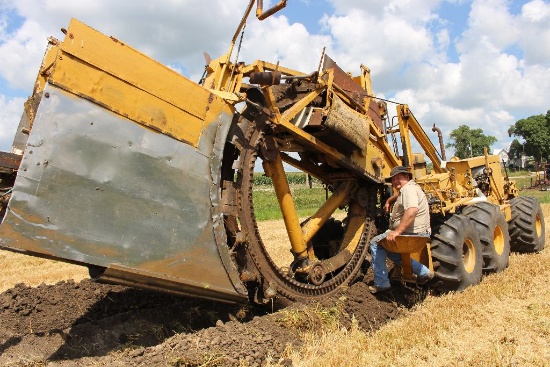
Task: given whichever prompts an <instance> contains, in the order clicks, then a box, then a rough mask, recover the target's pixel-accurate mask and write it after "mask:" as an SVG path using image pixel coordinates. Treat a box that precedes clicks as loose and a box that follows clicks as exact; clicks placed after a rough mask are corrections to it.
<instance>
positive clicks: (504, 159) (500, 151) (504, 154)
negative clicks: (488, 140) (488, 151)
mask: <svg viewBox="0 0 550 367" xmlns="http://www.w3.org/2000/svg"><path fill="white" fill-rule="evenodd" d="M493 154H494V155H498V156H499V157H500V163H504V164H505V165H508V152H507V151H506V149H495V150H493Z"/></svg>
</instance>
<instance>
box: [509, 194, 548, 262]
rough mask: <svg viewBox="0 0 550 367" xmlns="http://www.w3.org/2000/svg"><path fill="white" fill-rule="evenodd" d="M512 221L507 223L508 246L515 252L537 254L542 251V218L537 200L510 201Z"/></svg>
mask: <svg viewBox="0 0 550 367" xmlns="http://www.w3.org/2000/svg"><path fill="white" fill-rule="evenodd" d="M510 205H511V206H512V219H511V220H510V222H508V228H509V230H510V245H511V248H512V251H516V252H522V253H527V252H539V251H542V249H544V235H545V226H544V216H543V214H542V208H541V206H540V203H539V202H538V201H537V199H535V198H532V197H524V196H522V197H517V198H514V199H512V200H510Z"/></svg>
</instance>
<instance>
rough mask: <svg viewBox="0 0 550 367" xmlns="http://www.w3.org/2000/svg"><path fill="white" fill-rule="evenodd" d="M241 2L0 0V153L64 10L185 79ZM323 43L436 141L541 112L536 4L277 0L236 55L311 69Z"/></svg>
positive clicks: (544, 20) (549, 14) (544, 29)
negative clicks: (283, 3) (436, 133)
mask: <svg viewBox="0 0 550 367" xmlns="http://www.w3.org/2000/svg"><path fill="white" fill-rule="evenodd" d="M265 2H266V6H265V8H267V6H269V5H268V4H267V1H265ZM247 3H248V1H247V0H211V1H208V2H206V1H203V0H171V1H162V0H160V1H157V2H150V1H146V0H118V1H116V2H113V1H107V0H80V1H72V0H41V1H36V0H17V1H12V0H0V63H1V64H2V68H0V150H2V151H9V150H10V146H11V139H12V137H13V133H14V130H15V128H16V126H17V123H18V121H19V116H20V115H21V112H22V104H23V101H24V99H25V98H26V97H27V96H28V95H29V94H30V93H31V92H32V85H33V82H34V78H35V77H36V74H37V71H38V67H39V65H40V61H41V58H42V56H43V52H44V48H45V45H46V39H47V37H48V36H54V37H57V38H60V39H62V38H63V35H62V34H61V32H60V31H59V30H60V28H62V27H67V26H68V23H69V21H70V18H71V17H75V18H78V19H79V20H81V21H83V22H85V23H87V24H89V25H90V26H92V27H93V28H96V29H98V30H100V31H101V32H103V33H105V34H108V35H113V36H115V37H117V38H118V39H121V40H123V41H125V42H126V43H128V44H130V45H132V46H133V47H134V48H136V49H138V50H140V51H142V52H144V53H146V54H148V55H150V56H151V57H153V58H155V59H157V60H159V61H160V62H161V63H164V64H166V65H169V66H170V67H172V68H174V69H176V70H178V71H180V72H181V73H182V74H184V75H186V76H188V77H190V78H191V79H192V80H195V81H196V80H198V79H199V77H200V75H201V74H202V70H203V67H204V60H203V56H202V53H203V51H207V52H208V53H209V54H210V55H212V56H217V55H220V54H222V53H224V52H225V50H226V48H227V45H228V41H229V39H230V38H231V35H232V34H233V31H234V29H235V26H236V25H237V24H238V22H239V20H240V17H241V15H242V12H243V11H244V8H245V7H246V4H247ZM272 3H274V0H273V1H271V4H272ZM323 47H326V48H327V53H328V54H329V55H330V56H331V57H332V58H333V59H334V60H336V61H337V62H338V64H339V65H340V66H341V67H343V68H344V69H345V70H348V71H350V72H352V73H357V72H358V71H359V65H361V64H365V65H367V66H369V67H370V68H371V70H372V72H371V75H372V80H373V88H374V90H375V93H376V94H377V95H379V96H381V97H384V98H390V99H395V100H396V101H399V102H402V103H408V104H409V106H410V108H411V109H412V111H413V112H414V114H415V116H416V117H417V118H418V119H419V120H420V122H421V123H422V124H423V125H424V126H425V127H431V126H432V124H433V123H436V124H437V125H438V126H440V127H441V128H442V130H443V132H444V137H445V138H446V139H448V134H449V133H450V132H451V131H452V130H453V129H454V128H456V127H458V126H459V125H463V124H466V125H468V126H470V127H472V128H482V129H483V130H484V132H485V133H486V134H488V135H493V136H495V137H496V138H497V139H498V143H497V144H495V145H494V146H493V148H503V147H505V146H506V145H507V144H508V143H509V142H510V141H511V140H512V138H510V137H508V135H507V129H508V128H509V126H511V125H512V124H513V123H514V122H515V121H516V120H518V119H520V118H524V117H527V116H530V115H534V114H541V113H546V111H547V110H548V109H550V102H549V99H548V96H549V95H550V3H549V1H548V0H525V1H510V0H471V1H465V0H288V6H287V8H286V9H284V10H283V11H282V12H280V13H278V14H277V15H276V16H274V17H271V18H269V19H267V20H266V21H264V22H259V21H257V20H256V19H251V20H250V21H249V22H248V25H247V28H246V31H245V37H244V42H243V47H242V51H241V56H242V57H241V58H242V59H243V60H244V61H249V62H250V61H253V60H254V59H264V60H267V61H272V62H276V61H280V63H281V65H285V66H288V67H291V68H294V69H298V70H302V71H304V72H311V71H312V70H315V69H316V68H317V64H318V60H319V57H320V54H321V50H322V48H323ZM434 140H435V137H434Z"/></svg>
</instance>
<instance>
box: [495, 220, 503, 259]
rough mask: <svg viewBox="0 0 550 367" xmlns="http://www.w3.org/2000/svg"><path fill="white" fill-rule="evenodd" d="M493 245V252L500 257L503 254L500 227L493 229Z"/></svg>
mask: <svg viewBox="0 0 550 367" xmlns="http://www.w3.org/2000/svg"><path fill="white" fill-rule="evenodd" d="M493 244H494V245H495V252H496V253H497V254H499V255H502V253H503V252H504V233H503V232H502V228H500V226H496V227H495V232H494V233H493Z"/></svg>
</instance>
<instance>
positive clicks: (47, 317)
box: [0, 280, 418, 366]
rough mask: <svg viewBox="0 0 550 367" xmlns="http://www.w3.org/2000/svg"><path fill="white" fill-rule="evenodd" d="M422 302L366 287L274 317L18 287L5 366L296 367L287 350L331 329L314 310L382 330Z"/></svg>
mask: <svg viewBox="0 0 550 367" xmlns="http://www.w3.org/2000/svg"><path fill="white" fill-rule="evenodd" d="M417 298H418V294H417V293H415V292H411V291H409V290H407V289H404V288H400V287H396V288H395V290H394V291H392V292H391V293H388V294H387V295H383V296H377V297H375V296H373V295H371V294H370V293H369V292H368V290H367V285H366V283H364V282H363V281H358V282H356V283H355V284H353V285H352V286H350V287H349V288H347V289H346V290H343V291H341V293H339V294H337V295H335V296H333V297H330V298H327V299H324V300H323V301H322V303H317V304H310V305H297V306H292V307H290V308H287V309H284V310H282V311H279V312H272V310H271V309H270V307H265V308H261V307H258V306H255V307H253V306H250V305H228V304H223V303H217V302H211V301H203V300H197V299H191V298H184V297H176V296H171V295H165V294H160V293H154V292H149V291H143V290H137V289H131V288H125V287H121V286H112V285H104V284H97V283H94V282H91V281H89V280H84V281H82V282H80V283H75V282H73V281H63V282H59V283H57V284H55V285H40V286H38V287H34V288H32V287H28V286H26V285H24V284H18V285H16V286H15V287H14V288H11V289H8V290H7V291H5V292H3V293H1V294H0V319H1V320H2V322H1V326H0V354H1V356H0V365H18V366H19V365H29V366H35V365H44V364H47V365H48V366H82V365H93V366H97V365H109V366H112V365H115V366H138V365H147V366H165V365H169V366H218V365H219V366H243V365H245V366H246V365H248V366H261V365H264V364H266V363H267V362H271V363H278V364H280V365H283V366H284V365H292V361H290V360H289V359H287V354H285V350H286V349H287V348H288V347H289V346H295V347H296V346H298V347H299V346H300V345H301V343H302V340H301V337H300V335H301V332H302V331H304V330H308V331H312V330H313V331H315V330H316V328H318V327H319V325H321V324H322V323H323V320H321V319H320V316H318V314H323V313H321V312H319V313H316V312H315V311H312V310H315V309H316V308H317V309H319V308H322V309H323V310H332V314H333V316H334V317H337V318H338V319H339V320H338V321H339V323H340V325H343V326H346V325H350V323H351V320H352V318H355V319H356V320H357V322H358V324H359V326H360V327H361V328H363V329H364V330H373V329H378V328H379V327H380V326H381V325H383V324H385V323H386V322H388V321H389V320H392V319H395V318H397V317H398V316H399V315H400V310H401V309H402V308H403V307H409V306H411V304H412V303H414V302H415V300H416V299H417Z"/></svg>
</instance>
